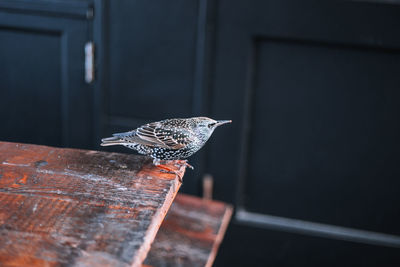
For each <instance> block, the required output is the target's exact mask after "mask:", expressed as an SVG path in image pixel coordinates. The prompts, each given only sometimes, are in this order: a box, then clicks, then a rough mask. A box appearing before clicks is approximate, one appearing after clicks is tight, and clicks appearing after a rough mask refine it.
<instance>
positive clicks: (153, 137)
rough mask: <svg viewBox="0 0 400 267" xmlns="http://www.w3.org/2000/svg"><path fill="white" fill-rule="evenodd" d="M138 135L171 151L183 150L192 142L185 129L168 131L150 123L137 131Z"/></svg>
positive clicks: (157, 124)
mask: <svg viewBox="0 0 400 267" xmlns="http://www.w3.org/2000/svg"><path fill="white" fill-rule="evenodd" d="M136 135H137V137H139V138H140V139H142V140H144V141H146V142H149V143H152V144H153V145H154V146H160V147H164V148H169V149H181V148H184V147H185V146H186V145H187V144H188V143H190V142H192V140H191V138H190V134H189V133H188V132H187V131H185V130H184V129H174V128H172V129H168V128H165V127H162V125H160V124H159V123H157V122H155V123H149V124H146V125H143V126H141V127H139V128H138V129H136Z"/></svg>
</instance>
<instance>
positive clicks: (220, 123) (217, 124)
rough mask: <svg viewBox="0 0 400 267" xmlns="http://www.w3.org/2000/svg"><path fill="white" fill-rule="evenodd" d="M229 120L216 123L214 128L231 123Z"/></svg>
mask: <svg viewBox="0 0 400 267" xmlns="http://www.w3.org/2000/svg"><path fill="white" fill-rule="evenodd" d="M231 122H232V121H231V120H226V121H217V123H216V125H215V127H218V126H221V125H222V124H226V123H231Z"/></svg>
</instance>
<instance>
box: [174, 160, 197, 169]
mask: <svg viewBox="0 0 400 267" xmlns="http://www.w3.org/2000/svg"><path fill="white" fill-rule="evenodd" d="M177 161H178V164H175V166H177V167H181V166H186V167H188V168H190V169H192V170H194V167H193V166H192V165H190V164H189V163H188V161H187V160H186V159H182V160H177Z"/></svg>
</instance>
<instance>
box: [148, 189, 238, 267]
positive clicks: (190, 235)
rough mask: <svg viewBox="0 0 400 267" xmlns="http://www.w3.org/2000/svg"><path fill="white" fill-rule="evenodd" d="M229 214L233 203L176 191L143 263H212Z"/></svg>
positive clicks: (159, 266) (193, 266)
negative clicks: (229, 203)
mask: <svg viewBox="0 0 400 267" xmlns="http://www.w3.org/2000/svg"><path fill="white" fill-rule="evenodd" d="M231 215H232V207H231V206H230V205H227V204H225V203H222V202H218V201H211V200H203V199H201V198H197V197H193V196H188V195H184V194H179V195H177V197H176V198H175V201H174V203H173V204H172V206H171V208H170V210H169V212H168V214H167V217H166V218H165V220H164V222H163V223H162V225H161V228H160V230H159V231H158V233H157V236H156V239H155V240H154V242H153V245H152V246H151V249H150V252H149V254H148V256H147V258H146V260H145V264H146V265H149V266H156V267H166V266H190V267H197V266H211V265H212V263H213V261H214V258H215V256H216V253H217V250H218V247H219V245H220V243H221V241H222V238H223V236H224V234H225V230H226V228H227V226H228V223H229V220H230V218H231Z"/></svg>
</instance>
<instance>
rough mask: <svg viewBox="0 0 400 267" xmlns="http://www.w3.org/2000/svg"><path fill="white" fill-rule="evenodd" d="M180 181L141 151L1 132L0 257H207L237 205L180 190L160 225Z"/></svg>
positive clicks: (114, 261)
mask: <svg viewBox="0 0 400 267" xmlns="http://www.w3.org/2000/svg"><path fill="white" fill-rule="evenodd" d="M169 167H170V168H175V169H176V171H177V172H179V173H180V174H181V175H182V176H183V174H184V172H185V169H184V168H183V167H182V168H180V169H177V168H176V167H175V166H174V165H171V166H169ZM179 188H180V182H179V181H178V178H177V176H176V175H175V174H170V173H164V172H160V171H159V169H158V168H156V167H155V166H153V165H152V162H151V160H149V159H147V158H145V157H142V156H136V155H126V154H117V153H106V152H98V151H87V150H77V149H62V148H53V147H45V146H37V145H27V144H16V143H7V142H0V265H1V266H60V265H72V266H141V265H142V263H143V261H144V260H145V259H146V256H147V254H148V252H149V250H150V248H151V251H150V253H149V256H148V257H147V259H146V264H151V265H153V266H159V265H161V263H162V261H163V262H164V263H165V264H164V265H163V266H168V265H166V263H171V264H172V265H169V266H173V260H177V259H180V261H181V262H182V263H185V264H187V266H189V265H191V266H204V265H208V266H209V265H211V263H212V260H213V258H214V256H215V253H216V250H217V247H218V244H219V243H220V241H221V239H222V236H223V234H224V231H225V229H226V227H227V224H228V222H229V218H230V214H231V211H232V209H231V207H230V206H228V205H225V204H223V203H218V202H212V201H211V202H207V203H206V202H204V201H203V200H201V199H199V198H195V197H189V196H180V197H178V198H177V200H176V203H175V204H174V205H173V207H172V208H171V212H170V214H169V215H168V217H167V219H166V220H165V221H164V223H163V226H162V227H161V230H160V231H158V230H159V228H160V225H161V223H162V222H163V220H164V217H165V215H166V213H167V211H168V210H169V208H170V206H171V204H172V202H173V200H174V198H175V196H176V194H177V192H178V190H179ZM182 222H185V224H182ZM157 232H159V236H157V238H156V241H155V242H154V244H153V245H152V243H153V241H154V238H155V236H156V234H157ZM168 242H169V244H167V243H168ZM184 246H187V248H188V249H186V254H185V253H184V252H185V248H184ZM171 248H172V249H171ZM174 248H178V249H174ZM190 249H191V250H190ZM193 251H197V252H198V253H197V254H195V255H194V254H192V253H191V252H193ZM174 253H175V255H176V258H175V257H174V256H173V255H174ZM182 266H185V265H184V264H183V265H182Z"/></svg>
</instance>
